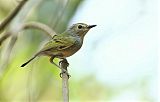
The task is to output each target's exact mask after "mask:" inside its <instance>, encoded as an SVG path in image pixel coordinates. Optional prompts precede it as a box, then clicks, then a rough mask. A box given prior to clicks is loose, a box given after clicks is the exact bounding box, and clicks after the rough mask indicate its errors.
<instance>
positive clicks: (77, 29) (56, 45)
mask: <svg viewBox="0 0 160 102" xmlns="http://www.w3.org/2000/svg"><path fill="white" fill-rule="evenodd" d="M95 26H96V25H87V24H84V23H77V24H73V25H72V26H71V27H70V28H69V29H68V30H66V31H64V32H63V33H62V34H57V35H55V36H53V38H52V40H51V41H49V42H48V43H46V44H45V45H44V47H43V48H42V49H41V50H40V51H39V52H38V53H37V54H35V56H34V57H32V58H31V59H30V60H28V61H27V62H26V63H24V64H23V65H22V66H21V67H24V66H25V65H26V64H28V63H29V62H30V61H32V60H33V59H34V58H35V57H37V56H40V55H45V56H49V57H51V58H50V60H51V59H52V60H53V59H54V58H61V59H65V58H66V57H69V56H71V55H73V54H74V53H76V52H77V51H78V50H79V49H80V48H81V46H82V44H83V38H84V36H85V35H86V33H87V32H88V31H89V30H90V29H91V28H92V27H95Z"/></svg>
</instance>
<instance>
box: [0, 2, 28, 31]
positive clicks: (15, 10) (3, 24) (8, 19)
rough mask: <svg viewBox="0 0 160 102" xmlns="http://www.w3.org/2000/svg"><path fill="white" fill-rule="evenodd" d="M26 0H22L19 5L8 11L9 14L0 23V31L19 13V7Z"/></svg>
mask: <svg viewBox="0 0 160 102" xmlns="http://www.w3.org/2000/svg"><path fill="white" fill-rule="evenodd" d="M27 1H28V0H22V1H21V2H20V3H19V5H18V6H17V7H16V8H15V9H13V11H11V12H10V14H9V15H8V16H7V17H6V18H5V19H4V20H3V21H2V22H1V23H0V32H1V31H3V30H4V29H5V27H6V26H7V25H8V24H9V23H10V22H11V21H12V19H13V18H14V17H15V16H16V15H17V14H18V13H19V11H20V10H21V8H22V7H23V6H24V4H25V3H26V2H27Z"/></svg>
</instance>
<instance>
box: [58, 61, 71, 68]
mask: <svg viewBox="0 0 160 102" xmlns="http://www.w3.org/2000/svg"><path fill="white" fill-rule="evenodd" d="M62 63H65V65H66V67H68V66H69V63H68V61H67V59H63V60H61V61H59V66H60V65H61V64H62Z"/></svg>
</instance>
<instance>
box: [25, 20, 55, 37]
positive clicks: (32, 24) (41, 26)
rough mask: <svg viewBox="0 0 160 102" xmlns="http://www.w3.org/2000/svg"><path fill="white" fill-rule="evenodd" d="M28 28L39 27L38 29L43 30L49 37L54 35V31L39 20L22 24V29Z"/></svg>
mask: <svg viewBox="0 0 160 102" xmlns="http://www.w3.org/2000/svg"><path fill="white" fill-rule="evenodd" d="M29 28H35V29H39V30H41V31H43V32H45V34H47V35H48V36H50V37H51V38H52V37H53V36H54V35H56V32H55V31H54V30H52V29H51V28H50V27H49V26H47V25H46V24H43V23H39V22H30V23H26V24H24V25H23V28H22V30H25V29H29Z"/></svg>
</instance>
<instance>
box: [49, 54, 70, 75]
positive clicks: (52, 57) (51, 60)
mask: <svg viewBox="0 0 160 102" xmlns="http://www.w3.org/2000/svg"><path fill="white" fill-rule="evenodd" d="M54 58H55V56H51V58H50V59H49V61H50V62H51V63H52V64H54V65H55V66H57V67H58V68H60V69H61V70H62V71H64V72H67V70H65V69H63V68H61V67H60V66H58V65H57V64H56V63H54V62H53V59H54Z"/></svg>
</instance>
